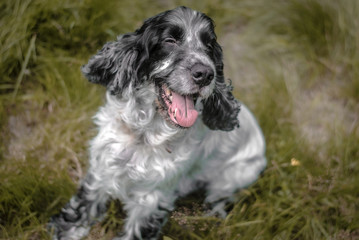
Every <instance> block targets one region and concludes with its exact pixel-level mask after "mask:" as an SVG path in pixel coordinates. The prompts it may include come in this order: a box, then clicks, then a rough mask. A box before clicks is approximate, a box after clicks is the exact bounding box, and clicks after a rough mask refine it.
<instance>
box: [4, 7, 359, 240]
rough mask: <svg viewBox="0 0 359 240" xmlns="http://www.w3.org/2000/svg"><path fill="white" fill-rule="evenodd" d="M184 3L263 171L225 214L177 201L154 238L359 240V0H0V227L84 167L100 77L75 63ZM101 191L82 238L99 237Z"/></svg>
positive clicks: (107, 232)
mask: <svg viewBox="0 0 359 240" xmlns="http://www.w3.org/2000/svg"><path fill="white" fill-rule="evenodd" d="M179 5H186V6H188V7H191V8H193V9H196V10H198V11H201V12H204V13H206V14H208V15H209V16H210V17H211V18H212V19H213V20H214V21H215V23H216V32H217V35H218V41H219V43H220V45H221V46H222V47H223V50H224V59H225V75H226V77H227V78H229V79H231V80H232V82H233V84H234V86H235V88H234V89H235V96H236V97H237V98H238V99H240V100H241V101H242V102H244V103H245V104H246V105H247V106H249V107H250V109H251V110H252V111H253V113H254V114H255V116H256V117H257V118H258V121H259V123H260V125H261V127H262V128H263V132H264V135H265V138H266V141H267V158H268V166H267V169H266V170H265V172H264V173H263V176H262V177H261V178H260V179H259V181H257V182H256V183H255V184H253V185H252V186H251V187H249V188H248V189H246V190H243V191H242V192H240V193H238V201H237V204H235V206H234V208H233V210H232V211H231V213H230V214H229V216H228V217H227V218H226V219H217V218H214V217H203V213H204V211H205V210H204V209H203V207H202V205H201V202H200V201H194V200H193V199H192V200H191V199H190V200H183V201H181V202H180V203H179V208H178V209H177V210H176V211H175V212H173V213H172V214H171V218H170V220H169V222H168V223H167V224H166V226H165V228H164V230H163V234H164V239H166V240H169V239H173V240H183V239H196V240H199V239H203V240H208V239H213V240H218V239H220V240H222V239H225V240H232V239H233V240H234V239H250V240H253V239H343V240H344V239H345V240H346V239H359V211H358V210H359V159H358V158H359V144H358V143H359V129H358V126H359V124H358V117H359V51H358V47H359V1H357V0H341V1H335V0H332V1H330V0H288V1H285V0H270V1H269V0H227V1H220V0H206V1H205V0H203V1H175V0H169V1H167V0H166V1H165V0H154V1H142V0H108V1H103V0H80V1H73V0H62V1H59V0H2V1H1V2H0V128H1V135H0V239H49V237H48V236H47V234H46V229H45V224H46V222H47V221H48V219H49V217H50V216H51V215H53V214H55V213H56V212H58V211H59V209H60V208H61V207H62V206H63V205H64V204H65V203H66V202H67V201H68V199H69V198H70V196H71V195H72V194H73V193H74V192H75V190H76V186H77V183H78V181H79V179H80V178H81V177H82V176H83V174H84V172H86V167H87V166H86V164H87V156H88V153H87V147H88V141H89V139H91V137H93V136H94V135H95V134H96V129H95V128H94V125H93V123H92V120H91V117H92V116H93V115H94V113H95V112H96V111H97V109H98V107H99V106H100V105H101V104H103V102H104V91H105V89H104V88H102V87H101V86H98V85H96V86H95V85H91V84H90V83H88V82H87V81H86V80H85V78H84V77H83V76H81V73H80V67H81V65H83V64H85V63H86V62H87V60H88V59H89V57H90V56H91V55H93V54H95V53H96V51H97V50H99V49H100V48H101V47H102V46H103V44H104V43H106V42H107V41H111V40H114V39H116V36H118V35H120V34H123V33H127V32H133V31H134V30H135V29H136V28H138V27H140V26H141V24H142V22H143V20H144V19H146V18H148V17H151V16H153V15H155V14H157V13H159V12H161V11H164V10H167V9H172V8H174V7H176V6H179ZM120 208H121V206H120V203H118V202H112V203H111V204H110V207H109V211H108V216H107V218H106V219H105V221H104V222H103V223H101V224H97V225H96V226H95V227H94V228H93V230H92V231H91V234H90V236H89V237H88V238H87V239H111V237H112V236H114V234H115V233H116V232H117V231H118V230H119V229H120V228H121V225H122V219H123V217H124V214H123V213H122V212H121V211H119V210H118V209H120Z"/></svg>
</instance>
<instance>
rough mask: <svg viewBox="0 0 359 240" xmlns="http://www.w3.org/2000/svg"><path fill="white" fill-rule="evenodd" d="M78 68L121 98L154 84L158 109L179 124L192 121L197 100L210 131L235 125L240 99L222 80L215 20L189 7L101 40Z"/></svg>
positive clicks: (162, 14) (195, 115)
mask: <svg viewBox="0 0 359 240" xmlns="http://www.w3.org/2000/svg"><path fill="white" fill-rule="evenodd" d="M82 72H83V74H84V75H85V76H86V77H87V78H88V80H89V81H90V82H93V83H98V84H102V85H105V86H107V88H108V91H110V92H111V94H114V95H119V96H122V95H126V94H127V95H128V94H132V93H133V91H136V89H138V88H140V87H141V85H143V84H144V83H150V84H153V85H154V86H155V89H156V94H157V98H156V99H157V100H156V101H155V102H156V103H155V106H156V108H157V109H158V112H159V113H160V114H161V115H162V116H163V117H164V118H165V119H166V120H168V121H169V122H171V123H172V124H174V125H176V126H178V127H182V128H188V127H191V126H192V125H193V124H194V122H195V121H196V119H197V117H198V115H199V113H198V110H197V109H196V108H195V105H196V102H197V101H201V103H202V105H203V110H202V120H203V122H204V123H205V124H206V125H207V126H208V127H209V128H210V129H213V130H217V129H219V130H225V131H229V130H232V129H233V128H234V127H237V126H238V119H237V114H238V112H239V103H238V102H237V101H236V100H235V98H234V97H233V95H232V93H231V91H232V89H231V86H227V85H226V83H225V80H224V76H223V62H222V49H221V47H220V46H219V44H218V43H217V40H216V35H215V33H214V24H213V21H212V20H211V19H210V18H209V17H208V16H206V15H205V14H203V13H199V12H197V11H194V10H192V9H189V8H186V7H179V8H176V9H174V10H170V11H166V12H163V13H160V14H158V15H156V16H154V17H152V18H149V19H147V20H146V21H145V22H144V24H143V26H142V27H141V28H139V29H137V30H136V31H135V32H134V33H129V34H125V35H122V36H120V37H119V38H118V39H117V41H115V42H109V43H107V44H105V46H104V47H103V48H102V49H101V50H100V51H99V52H98V53H97V54H96V55H95V56H93V57H92V58H91V59H90V60H89V62H88V64H87V65H84V66H83V67H82Z"/></svg>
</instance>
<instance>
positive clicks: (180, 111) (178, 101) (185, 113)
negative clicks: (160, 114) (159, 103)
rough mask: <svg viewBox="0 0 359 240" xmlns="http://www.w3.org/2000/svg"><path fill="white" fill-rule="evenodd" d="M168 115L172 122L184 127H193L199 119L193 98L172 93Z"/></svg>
mask: <svg viewBox="0 0 359 240" xmlns="http://www.w3.org/2000/svg"><path fill="white" fill-rule="evenodd" d="M176 109H177V110H176ZM175 111H176V114H175ZM168 114H169V115H170V118H171V119H172V121H174V122H175V123H177V124H178V125H180V126H182V127H191V126H192V125H193V124H194V122H195V121H196V119H197V117H198V112H197V111H196V110H195V109H194V103H193V99H192V97H190V96H181V95H180V94H178V93H175V92H172V104H171V105H170V107H169V108H168ZM175 115H176V117H175Z"/></svg>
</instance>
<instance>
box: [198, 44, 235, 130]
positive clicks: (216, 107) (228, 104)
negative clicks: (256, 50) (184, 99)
mask: <svg viewBox="0 0 359 240" xmlns="http://www.w3.org/2000/svg"><path fill="white" fill-rule="evenodd" d="M213 58H214V60H215V65H216V72H217V77H216V82H215V89H214V91H213V93H212V95H211V96H209V97H208V98H207V99H205V100H203V102H202V103H203V111H202V120H203V122H204V124H206V125H207V126H208V127H209V128H210V129H212V130H223V131H231V130H233V129H234V128H235V127H239V120H238V113H239V111H240V104H239V102H238V101H237V99H235V97H234V96H233V94H232V90H233V87H232V85H231V83H230V84H229V85H227V84H226V83H225V80H224V76H223V60H222V59H223V54H222V49H221V47H220V46H219V45H218V43H216V44H215V45H214V51H213Z"/></svg>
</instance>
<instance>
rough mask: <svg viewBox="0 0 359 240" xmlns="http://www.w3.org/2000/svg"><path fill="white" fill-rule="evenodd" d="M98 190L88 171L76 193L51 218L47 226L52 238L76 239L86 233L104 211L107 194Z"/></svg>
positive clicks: (58, 239) (55, 239) (61, 239)
mask: <svg viewBox="0 0 359 240" xmlns="http://www.w3.org/2000/svg"><path fill="white" fill-rule="evenodd" d="M100 190H101V188H97V187H96V186H95V184H94V181H93V177H92V176H91V174H90V173H88V174H87V176H86V178H85V179H83V181H82V183H81V185H80V188H79V190H78V192H77V193H76V195H74V196H73V197H72V198H71V199H70V201H69V202H68V203H67V204H66V206H65V207H64V208H62V209H61V212H60V213H59V214H57V215H55V216H53V217H52V218H51V220H50V222H49V224H48V228H49V231H50V232H51V234H52V236H53V240H76V239H81V238H82V237H84V236H86V235H87V234H88V232H89V231H90V227H91V226H92V225H93V224H94V223H96V222H97V221H98V220H100V219H101V218H103V216H104V214H105V213H106V203H107V200H108V196H107V195H106V194H103V192H101V191H100Z"/></svg>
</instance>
